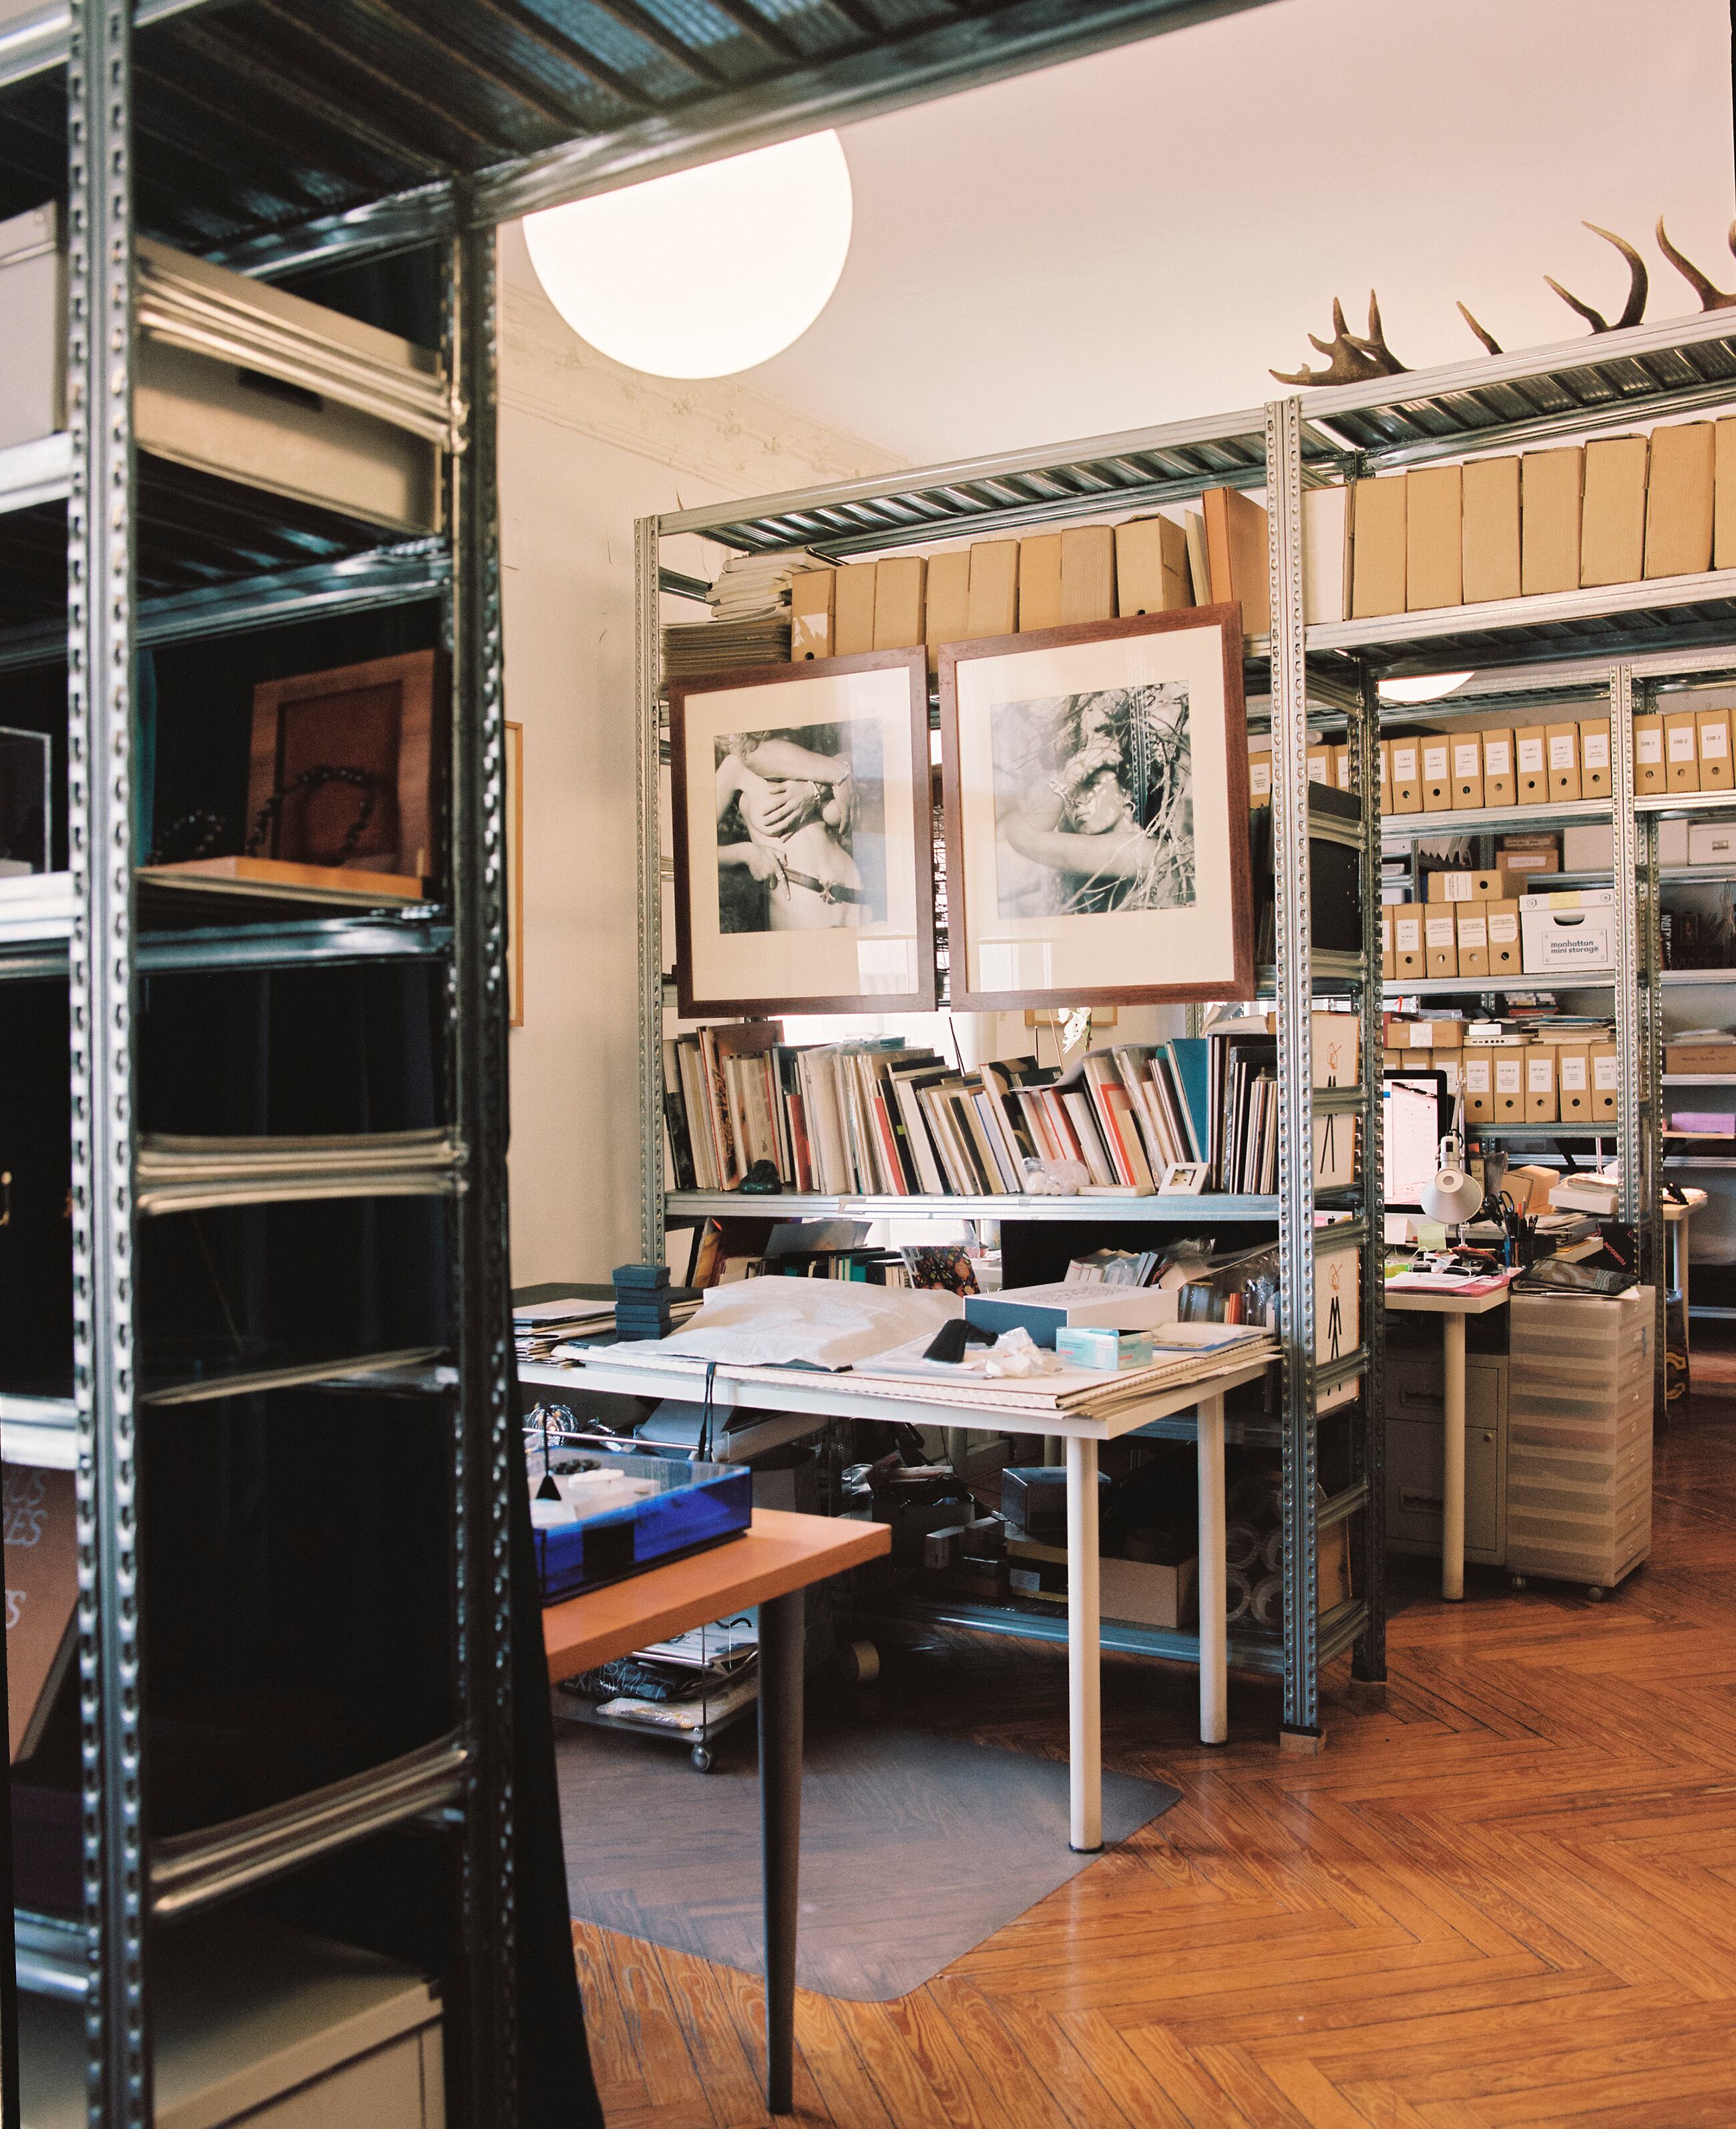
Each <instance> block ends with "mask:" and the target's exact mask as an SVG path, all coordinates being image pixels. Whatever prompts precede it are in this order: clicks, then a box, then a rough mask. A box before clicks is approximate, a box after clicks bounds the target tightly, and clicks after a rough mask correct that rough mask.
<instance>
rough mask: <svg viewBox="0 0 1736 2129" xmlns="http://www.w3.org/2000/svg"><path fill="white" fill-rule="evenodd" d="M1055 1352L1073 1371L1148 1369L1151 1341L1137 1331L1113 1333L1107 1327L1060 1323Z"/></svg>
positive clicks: (1092, 1324)
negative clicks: (1072, 1367) (1088, 1369)
mask: <svg viewBox="0 0 1736 2129" xmlns="http://www.w3.org/2000/svg"><path fill="white" fill-rule="evenodd" d="M1055 1351H1056V1353H1057V1354H1058V1355H1059V1357H1060V1358H1061V1359H1062V1360H1066V1361H1068V1362H1069V1363H1070V1364H1071V1365H1073V1366H1074V1367H1076V1368H1149V1366H1150V1365H1151V1341H1150V1339H1149V1338H1142V1337H1141V1336H1139V1334H1138V1332H1137V1331H1115V1330H1112V1329H1111V1328H1110V1327H1109V1326H1107V1325H1106V1324H1096V1323H1063V1325H1062V1326H1061V1328H1060V1329H1059V1330H1058V1331H1056V1333H1055Z"/></svg>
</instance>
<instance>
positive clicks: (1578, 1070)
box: [1561, 1057, 1586, 1094]
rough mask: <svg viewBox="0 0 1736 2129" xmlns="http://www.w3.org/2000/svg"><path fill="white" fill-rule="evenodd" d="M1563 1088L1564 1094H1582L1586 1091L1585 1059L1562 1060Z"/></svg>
mask: <svg viewBox="0 0 1736 2129" xmlns="http://www.w3.org/2000/svg"><path fill="white" fill-rule="evenodd" d="M1561 1088H1562V1093H1564V1094H1582V1093H1584V1092H1585V1091H1586V1060H1585V1059H1584V1058H1583V1057H1563V1058H1562V1060H1561Z"/></svg>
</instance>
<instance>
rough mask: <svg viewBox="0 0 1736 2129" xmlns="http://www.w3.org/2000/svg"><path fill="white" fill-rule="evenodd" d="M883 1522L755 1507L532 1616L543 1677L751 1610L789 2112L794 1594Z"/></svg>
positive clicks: (775, 2009) (771, 2102) (777, 2029)
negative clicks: (663, 1563)
mask: <svg viewBox="0 0 1736 2129" xmlns="http://www.w3.org/2000/svg"><path fill="white" fill-rule="evenodd" d="M891 1550H892V1531H890V1530H889V1529H888V1528H887V1526H886V1525H885V1524H884V1523H864V1522H849V1521H846V1520H845V1519H844V1518H843V1517H830V1516H796V1515H790V1514H787V1513H786V1512H784V1511H783V1510H782V1509H780V1508H756V1509H755V1510H754V1521H753V1524H752V1526H751V1527H750V1528H749V1531H747V1533H746V1535H745V1536H742V1537H739V1538H731V1539H730V1541H728V1543H727V1544H724V1545H720V1546H713V1547H712V1548H711V1550H710V1551H709V1552H701V1553H696V1554H695V1555H693V1557H692V1559H690V1560H671V1561H670V1563H669V1565H668V1566H667V1567H654V1568H652V1569H649V1571H648V1572H647V1573H645V1574H635V1575H633V1576H631V1577H630V1579H628V1580H627V1581H625V1582H616V1583H611V1584H610V1585H609V1587H608V1588H606V1589H592V1590H589V1591H587V1593H585V1594H584V1595H583V1596H582V1597H570V1598H568V1600H567V1602H566V1603H564V1604H551V1605H549V1607H547V1608H546V1610H545V1612H544V1613H543V1646H544V1649H545V1651H546V1654H547V1656H548V1663H549V1683H550V1684H559V1681H560V1680H561V1679H564V1678H576V1677H577V1676H578V1674H579V1672H581V1671H586V1670H595V1669H597V1666H598V1665H601V1664H606V1663H612V1662H613V1661H614V1660H615V1659H616V1657H617V1656H625V1655H631V1653H632V1652H633V1650H635V1649H640V1648H644V1646H646V1644H647V1643H648V1642H651V1641H666V1640H667V1639H668V1637H669V1636H670V1635H672V1634H681V1633H685V1632H686V1631H687V1629H688V1628H689V1627H702V1626H705V1625H706V1624H707V1623H708V1622H710V1621H711V1620H713V1619H719V1618H723V1617H726V1616H727V1615H728V1614H729V1613H730V1612H740V1611H744V1610H745V1609H746V1608H747V1607H748V1606H749V1605H750V1604H757V1605H758V1606H759V1839H760V1854H761V1858H762V1869H763V1874H764V1884H765V2050H766V2105H767V2107H768V2108H769V2109H770V2110H771V2112H773V2114H787V2113H788V2112H790V2110H791V2098H790V2085H791V2074H792V2063H793V2058H794V2051H795V2022H796V1928H797V1905H796V1895H797V1877H798V1871H799V1867H800V1856H801V1666H802V1593H803V1591H804V1590H805V1589H806V1588H807V1587H808V1585H809V1584H810V1583H813V1582H823V1581H825V1579H827V1577H828V1576H830V1575H834V1574H842V1573H843V1572H844V1569H846V1568H849V1567H859V1566H861V1565H862V1564H863V1561H864V1560H878V1558H880V1557H881V1556H882V1555H883V1554H885V1553H887V1552H890V1551H891Z"/></svg>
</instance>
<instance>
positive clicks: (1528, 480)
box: [1520, 444, 1585, 598]
mask: <svg viewBox="0 0 1736 2129" xmlns="http://www.w3.org/2000/svg"><path fill="white" fill-rule="evenodd" d="M1584 463H1585V460H1584V454H1583V452H1582V451H1581V449H1580V447H1579V445H1577V444H1568V445H1564V446H1562V447H1561V448H1559V449H1557V450H1548V451H1527V452H1526V453H1525V455H1524V458H1523V459H1522V460H1521V461H1520V590H1521V591H1522V592H1523V593H1524V595H1525V596H1526V597H1527V598H1530V597H1531V596H1533V594H1534V593H1539V592H1573V591H1577V590H1578V589H1579V510H1580V483H1581V479H1582V477H1583V472H1584Z"/></svg>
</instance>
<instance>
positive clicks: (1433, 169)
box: [507, 0, 1736, 462]
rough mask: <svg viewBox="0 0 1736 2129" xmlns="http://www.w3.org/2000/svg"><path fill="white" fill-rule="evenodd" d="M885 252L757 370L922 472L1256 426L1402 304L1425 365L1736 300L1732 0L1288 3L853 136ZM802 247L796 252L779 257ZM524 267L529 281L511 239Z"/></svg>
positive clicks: (905, 115) (514, 258)
mask: <svg viewBox="0 0 1736 2129" xmlns="http://www.w3.org/2000/svg"><path fill="white" fill-rule="evenodd" d="M844 144H845V148H846V150H847V153H848V155H849V162H850V169H851V174H852V178H853V181H854V190H855V202H856V209H855V235H854V241H853V244H852V246H851V253H850V258H849V264H848V265H847V266H846V267H845V269H844V277H843V279H842V280H841V282H840V283H839V288H838V290H837V293H836V294H835V296H834V298H833V299H832V301H831V302H830V305H829V307H827V309H826V310H825V312H824V313H823V314H822V315H821V317H820V319H819V320H818V321H817V322H816V324H815V325H814V326H812V327H811V329H810V330H809V331H808V332H806V334H805V335H804V336H802V338H801V340H800V341H797V344H796V345H794V346H793V347H792V348H791V349H789V350H787V352H786V353H784V354H783V355H779V356H778V357H777V359H776V360H773V361H772V362H769V363H766V364H762V365H760V367H759V368H758V369H753V370H749V371H747V372H745V373H744V374H743V376H742V379H741V380H740V381H741V382H742V383H744V384H747V385H749V386H751V387H752V388H754V390H755V391H756V392H757V393H763V394H764V395H765V397H766V398H769V399H773V400H775V401H778V402H782V403H783V404H784V405H786V406H788V407H792V408H795V409H797V410H798V411H799V412H802V413H805V414H807V415H809V416H811V417H815V418H816V419H818V420H820V421H822V422H827V423H829V424H831V425H834V426H836V427H838V428H839V429H842V430H844V431H849V432H851V433H853V434H854V435H856V436H862V437H865V438H867V439H869V440H870V441H873V443H875V444H877V445H881V446H882V447H883V448H884V449H886V450H888V451H891V452H894V453H896V454H897V455H899V456H900V457H902V458H905V459H907V460H911V461H916V462H922V461H927V460H941V459H946V458H949V457H953V456H957V455H966V454H970V453H976V452H981V451H988V450H996V449H1001V448H1006V447H1014V446H1016V445H1021V444H1029V443H1038V442H1044V441H1052V440H1058V439H1064V438H1068V437H1073V436H1091V435H1094V434H1099V433H1101V432H1104V431H1113V430H1115V429H1120V428H1128V427H1134V426H1140V425H1142V424H1145V423H1149V422H1162V421H1169V420H1175V419H1179V418H1182V417H1186V416H1188V415H1191V414H1200V413H1208V412H1214V411H1216V410H1219V409H1222V408H1225V407H1237V406H1247V405H1250V404H1253V403H1254V402H1258V400H1260V399H1262V398H1265V397H1267V396H1268V394H1269V393H1271V392H1272V390H1273V386H1272V380H1271V379H1270V378H1269V377H1268V374H1267V371H1268V366H1269V365H1276V366H1277V367H1278V368H1280V369H1296V368H1297V367H1299V366H1300V365H1301V363H1303V362H1304V361H1313V360H1319V358H1318V357H1316V356H1315V355H1313V353H1312V350H1310V348H1309V346H1308V344H1307V339H1306V336H1307V334H1308V332H1309V331H1310V329H1311V330H1313V331H1316V332H1319V333H1321V334H1323V335H1324V334H1325V332H1327V331H1329V313H1330V309H1331V299H1332V298H1333V297H1334V295H1339V296H1342V297H1343V298H1344V302H1345V307H1346V310H1347V312H1348V316H1349V321H1350V326H1351V330H1352V331H1362V330H1363V326H1364V322H1365V318H1366V309H1367V297H1368V291H1369V288H1370V287H1371V285H1372V287H1373V288H1376V289H1377V290H1378V292H1379V294H1380V298H1381V308H1382V315H1383V317H1384V320H1385V324H1386V337H1387V341H1388V342H1389V344H1390V345H1391V347H1392V348H1393V350H1395V352H1396V354H1397V355H1399V356H1400V358H1401V360H1404V361H1405V363H1406V364H1409V365H1410V367H1412V368H1418V367H1421V366H1423V365H1424V364H1432V363H1438V362H1443V361H1449V360H1459V359H1462V358H1463V357H1466V356H1467V355H1476V354H1477V352H1479V350H1478V348H1477V343H1476V341H1474V340H1473V339H1472V336H1471V334H1470V331H1469V330H1468V329H1467V327H1466V326H1465V325H1464V323H1463V321H1462V320H1461V319H1460V317H1459V316H1458V312H1457V311H1456V310H1455V308H1454V299H1455V298H1463V299H1464V300H1465V301H1466V302H1467V303H1468V304H1469V306H1470V307H1471V308H1472V310H1473V311H1474V312H1476V313H1477V316H1478V317H1480V318H1481V319H1482V322H1483V324H1484V325H1485V326H1487V327H1488V328H1489V329H1490V331H1492V332H1493V333H1494V334H1495V335H1496V337H1497V338H1498V339H1499V340H1500V341H1501V342H1502V343H1503V345H1505V346H1507V347H1510V348H1514V347H1524V346H1528V345H1535V344H1537V343H1538V342H1540V341H1553V340H1561V339H1566V338H1570V337H1572V336H1575V335H1577V333H1578V332H1579V331H1581V330H1582V327H1581V324H1580V321H1578V320H1577V318H1576V317H1574V316H1573V315H1572V312H1569V311H1568V310H1567V307H1566V306H1565V305H1563V304H1562V302H1561V301H1560V299H1559V298H1558V297H1556V296H1554V295H1553V294H1552V293H1550V292H1549V290H1548V288H1545V287H1544V285H1543V278H1542V277H1543V274H1546V273H1550V274H1554V275H1555V276H1556V278H1557V279H1558V280H1561V281H1562V282H1564V283H1566V284H1567V287H1569V288H1572V289H1573V290H1574V292H1575V293H1577V294H1578V295H1580V296H1581V297H1582V298H1585V299H1586V301H1588V302H1591V303H1593V304H1595V305H1596V307H1598V308H1600V310H1603V311H1604V312H1605V314H1606V315H1608V316H1610V317H1614V316H1615V314H1616V313H1617V312H1619V308H1620V306H1621V303H1622V302H1623V300H1624V297H1625V294H1626V289H1627V274H1626V269H1625V267H1624V264H1623V263H1622V262H1621V260H1619V258H1617V256H1616V255H1615V253H1614V251H1612V250H1610V247H1609V246H1608V245H1606V244H1605V243H1604V242H1603V241H1601V240H1600V238H1598V237H1596V236H1592V235H1591V234H1590V233H1589V232H1588V231H1586V230H1584V229H1583V228H1581V226H1580V224H1581V218H1584V219H1585V220H1587V221H1594V222H1600V223H1601V224H1603V225H1604V226H1605V227H1607V228H1610V229H1614V230H1616V231H1619V232H1620V233H1621V234H1623V235H1624V236H1627V237H1628V238H1629V240H1630V241H1634V242H1635V243H1637V244H1638V245H1639V246H1640V248H1641V250H1642V251H1643V252H1644V254H1645V255H1646V256H1647V258H1648V262H1649V263H1650V264H1651V265H1652V268H1653V296H1652V301H1651V305H1650V308H1649V310H1648V317H1651V318H1653V319H1657V318H1663V317H1673V316H1678V315H1681V314H1683V313H1685V312H1691V311H1693V310H1695V309H1696V308H1697V307H1698V306H1697V301H1696V298H1694V297H1693V295H1692V294H1691V292H1690V290H1689V289H1688V288H1687V286H1686V283H1684V282H1683V281H1682V280H1681V278H1680V277H1679V276H1678V275H1677V274H1676V272H1675V271H1674V269H1672V268H1671V267H1670V266H1669V264H1667V262H1666V261H1665V260H1663V259H1662V256H1661V255H1659V254H1658V250H1657V248H1656V245H1655V244H1654V243H1653V238H1652V231H1653V225H1654V223H1655V222H1656V221H1657V218H1658V214H1659V212H1662V213H1663V214H1664V215H1665V216H1666V217H1667V220H1668V222H1669V226H1670V235H1671V236H1672V239H1673V240H1674V241H1675V242H1676V243H1677V245H1679V246H1680V247H1681V249H1682V250H1685V251H1686V253H1687V254H1688V255H1689V256H1690V257H1691V258H1693V259H1695V260H1697V262H1698V263H1699V264H1700V265H1701V266H1702V267H1704V268H1705V269H1706V270H1707V271H1708V272H1710V274H1712V276H1713V278H1714V279H1715V280H1716V281H1717V282H1718V283H1719V285H1720V286H1723V287H1727V288H1732V287H1736V259H1733V258H1732V256H1731V255H1730V252H1729V249H1728V247H1727V243H1726V231H1728V229H1729V225H1730V221H1731V216H1732V211H1733V206H1736V201H1733V184H1732V167H1731V112H1730V29H1729V12H1728V7H1727V5H1726V0H1665V4H1664V5H1662V6H1658V5H1653V6H1652V7H1634V6H1633V5H1632V0H1451V4H1450V5H1448V6H1444V7H1443V6H1442V5H1441V4H1440V0H1277V4H1275V5H1272V6H1268V7H1261V8H1259V9H1257V10H1256V11H1254V12H1252V13H1248V14H1243V15H1239V16H1235V17H1230V18H1229V19H1227V20H1224V21H1215V22H1209V23H1206V24H1203V25H1201V26H1198V27H1196V28H1193V29H1189V30H1184V31H1177V32H1175V33H1172V35H1170V36H1163V37H1158V38H1153V39H1152V40H1149V42H1146V43H1144V44H1140V45H1132V46H1129V47H1126V48H1124V49H1123V50H1119V51H1115V52H1110V53H1106V54H1104V55H1101V56H1099V57H1096V58H1093V59H1089V60H1079V61H1077V62H1075V63H1074V64H1071V65H1068V66H1065V67H1059V68H1055V69H1050V70H1049V71H1048V72H1046V73H1043V74H1028V75H1025V76H1024V77H1022V78H1020V79H1017V80H1014V81H1011V82H1006V83H1000V84H997V85H996V86H995V87H992V88H985V89H979V90H975V91H973V92H972V93H969V94H967V95H963V96H957V97H952V98H946V99H944V100H943V101H941V102H934V103H929V104H925V105H921V106H919V107H916V108H915V109H912V110H908V111H904V112H897V113H896V114H894V115H892V116H891V117H885V118H879V119H875V120H873V121H870V122H869V123H868V124H866V125H861V126H853V127H851V128H849V130H848V131H846V132H845V133H844ZM768 241H775V232H773V233H772V234H771V236H769V237H768ZM507 257H508V260H509V264H508V271H509V273H518V272H528V270H529V269H528V262H527V261H526V260H525V259H524V257H523V254H522V248H521V246H519V245H513V246H512V247H511V249H510V250H509V252H508V254H507Z"/></svg>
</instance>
